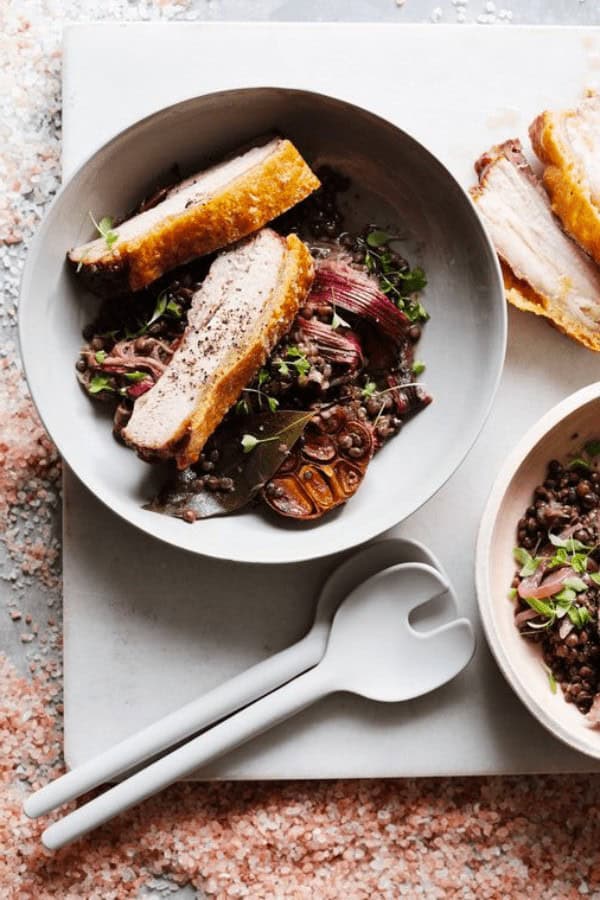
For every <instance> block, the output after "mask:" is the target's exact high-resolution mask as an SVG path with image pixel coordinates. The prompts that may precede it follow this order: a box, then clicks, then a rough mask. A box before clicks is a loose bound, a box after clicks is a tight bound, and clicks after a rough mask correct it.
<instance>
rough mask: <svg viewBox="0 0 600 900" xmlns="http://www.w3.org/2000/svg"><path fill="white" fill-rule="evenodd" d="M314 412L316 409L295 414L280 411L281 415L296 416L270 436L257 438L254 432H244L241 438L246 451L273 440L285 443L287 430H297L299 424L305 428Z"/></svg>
mask: <svg viewBox="0 0 600 900" xmlns="http://www.w3.org/2000/svg"><path fill="white" fill-rule="evenodd" d="M314 414H315V413H314V411H311V412H308V413H304V414H298V413H296V414H295V415H294V414H292V413H286V412H281V413H279V415H280V416H286V415H294V418H293V419H292V421H291V422H290V423H289V425H286V426H285V427H284V428H282V429H281V431H279V432H277V434H273V435H271V436H270V437H266V438H257V437H256V435H254V434H244V435H243V436H242V440H241V444H242V448H243V450H244V453H250V452H251V451H252V450H254V448H255V447H257V446H258V445H259V444H269V443H271V442H272V441H279V442H280V443H285V434H286V432H289V431H290V430H292V431H296V430H297V429H298V426H301V427H302V429H303V426H304V424H305V423H306V422H308V420H309V419H312V417H313V416H314Z"/></svg>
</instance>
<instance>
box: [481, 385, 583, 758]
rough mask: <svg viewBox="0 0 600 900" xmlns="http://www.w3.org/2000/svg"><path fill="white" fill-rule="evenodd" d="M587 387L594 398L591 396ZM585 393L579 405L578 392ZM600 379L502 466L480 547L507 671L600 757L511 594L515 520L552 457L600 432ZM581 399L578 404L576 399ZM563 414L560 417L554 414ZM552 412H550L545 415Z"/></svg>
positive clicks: (549, 721) (574, 741) (491, 625)
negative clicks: (527, 633)
mask: <svg viewBox="0 0 600 900" xmlns="http://www.w3.org/2000/svg"><path fill="white" fill-rule="evenodd" d="M590 392H591V393H595V394H596V396H595V397H590ZM582 394H583V395H584V396H585V397H586V398H587V399H584V400H583V401H582V404H581V405H579V404H578V403H577V402H576V401H575V400H574V398H575V397H578V396H580V395H582ZM599 395H600V385H595V386H592V388H584V390H583V391H580V392H578V393H577V394H576V395H574V398H568V399H567V401H565V402H564V403H563V404H560V405H559V410H560V407H564V405H565V403H566V404H567V405H568V406H570V407H571V409H570V411H568V412H567V413H566V414H565V415H564V416H563V415H560V413H555V412H554V411H552V412H551V413H549V414H548V415H549V416H550V417H553V418H554V421H552V422H550V423H549V427H546V426H545V425H544V424H543V423H544V421H545V420H542V422H541V423H540V424H539V425H538V426H535V427H534V429H533V430H532V433H531V439H528V438H525V439H524V440H525V442H526V446H524V447H523V448H522V451H519V450H517V451H515V456H514V465H513V466H512V471H510V472H508V473H506V471H505V473H501V475H500V476H499V479H498V482H497V483H496V486H495V487H494V489H493V491H492V495H491V497H490V504H489V505H488V508H487V509H486V511H485V513H484V518H483V522H482V531H481V536H480V542H479V548H478V559H477V568H478V593H479V602H480V608H481V612H482V617H483V620H484V625H485V628H486V633H487V636H488V640H489V643H490V645H491V647H492V650H493V652H494V654H495V655H496V658H497V660H498V662H499V664H500V667H501V668H502V669H503V671H504V674H505V675H506V677H507V678H508V680H509V682H510V683H511V684H512V686H513V688H514V689H515V690H516V692H517V694H518V695H519V696H520V698H521V699H522V700H523V702H524V703H525V704H526V705H527V706H528V707H529V709H530V711H531V712H533V713H534V715H536V716H537V718H538V719H539V720H540V721H541V722H542V724H544V725H546V727H548V728H549V729H550V730H551V731H553V732H554V733H555V734H556V735H557V736H558V737H560V738H561V739H562V740H564V741H565V742H566V743H568V744H570V745H571V746H574V747H576V748H577V749H579V750H582V751H583V752H585V753H588V754H589V755H591V756H595V757H598V758H600V730H599V729H593V728H590V726H589V725H588V724H587V723H586V720H585V718H584V716H582V715H581V713H579V712H578V711H577V710H576V709H575V707H574V706H573V705H572V704H570V703H566V702H565V700H564V698H563V695H562V691H561V690H560V688H559V689H558V690H557V692H556V693H555V694H553V693H552V691H551V689H550V684H549V681H548V675H547V672H546V670H545V669H544V666H543V660H542V655H541V652H540V650H539V648H538V647H537V646H536V645H535V644H533V643H532V642H530V641H527V640H525V639H524V638H522V637H521V636H520V635H519V632H518V631H517V629H516V627H515V624H514V604H513V602H512V601H511V600H509V598H508V591H509V588H510V583H511V581H512V578H513V576H514V573H515V563H514V561H513V556H512V551H513V548H514V547H515V546H516V531H517V522H518V521H519V519H520V518H521V516H522V515H523V512H524V510H525V509H526V508H527V506H529V505H530V503H531V498H532V495H533V491H534V489H535V488H536V487H537V485H538V484H541V483H542V482H543V481H544V478H545V477H546V467H547V465H548V463H549V461H550V460H551V459H564V458H566V457H567V456H568V455H569V454H571V453H573V452H574V451H576V450H578V449H579V448H580V447H581V445H582V444H583V443H585V442H586V440H589V439H590V438H596V439H597V438H598V435H599V434H600V396H599ZM574 402H575V403H576V408H572V407H573V403H574ZM557 415H559V416H560V418H559V419H558V420H556V416H557ZM547 418H548V417H546V420H547Z"/></svg>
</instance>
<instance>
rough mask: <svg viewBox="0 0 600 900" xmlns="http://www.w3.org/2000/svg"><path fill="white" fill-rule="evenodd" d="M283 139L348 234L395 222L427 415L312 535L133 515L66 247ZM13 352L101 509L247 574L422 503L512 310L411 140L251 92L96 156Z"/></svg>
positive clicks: (342, 115) (48, 232) (197, 107)
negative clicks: (320, 179) (403, 236)
mask: <svg viewBox="0 0 600 900" xmlns="http://www.w3.org/2000/svg"><path fill="white" fill-rule="evenodd" d="M270 131H271V132H272V131H279V132H280V133H282V134H284V135H286V136H287V137H289V138H291V139H292V140H293V141H294V142H295V143H296V144H297V145H298V147H299V148H300V150H301V151H302V152H303V153H304V155H305V156H306V158H307V159H308V160H309V162H311V163H312V164H313V165H319V164H322V163H330V164H333V165H335V166H337V167H338V168H340V169H341V170H342V171H344V172H346V173H347V174H348V175H350V176H351V177H352V179H353V184H354V187H353V190H352V191H351V192H350V193H349V195H348V204H349V212H350V214H351V216H352V218H353V219H354V221H355V223H356V224H358V225H364V224H365V223H367V222H378V223H381V224H382V225H384V226H385V225H391V224H392V223H401V225H402V226H403V227H406V229H407V231H410V241H409V254H410V258H411V260H412V261H413V262H414V263H419V264H421V265H423V267H424V268H425V271H426V273H427V277H428V279H429V285H428V287H427V290H426V294H425V303H426V304H427V306H428V308H429V310H430V312H431V322H430V323H429V324H428V325H427V327H426V328H425V336H424V338H423V340H422V342H421V344H420V346H419V351H418V353H419V357H420V358H422V359H424V360H425V361H426V363H427V371H426V384H427V386H428V388H429V390H430V391H431V393H432V394H433V396H434V398H435V401H434V403H433V404H432V405H431V406H430V407H429V408H428V409H427V410H425V411H424V412H422V413H421V414H420V415H418V416H417V417H416V418H415V419H414V421H412V422H410V423H408V424H407V425H406V427H405V429H404V430H403V432H402V434H401V435H399V436H398V437H397V438H395V439H394V440H392V441H391V442H390V443H389V445H388V446H387V447H386V448H385V449H384V450H383V451H382V452H381V453H380V454H379V455H378V457H377V458H376V459H375V460H374V462H373V464H372V465H371V466H370V468H369V471H368V473H367V477H366V480H365V483H364V485H363V486H362V487H361V490H360V491H359V492H358V494H357V495H356V497H354V498H353V499H352V501H351V502H350V503H348V505H347V506H346V507H344V508H342V509H340V510H339V511H337V512H336V513H335V514H333V515H330V516H329V517H327V518H325V519H323V520H322V521H320V522H317V523H313V524H297V523H293V522H290V521H285V520H283V519H277V518H276V517H274V516H273V515H271V514H267V513H266V512H265V511H264V510H261V509H256V510H252V511H246V512H243V513H241V514H238V515H235V516H230V517H228V518H221V519H210V520H206V521H202V522H197V523H195V524H194V525H187V524H185V523H184V522H182V521H180V520H178V519H172V518H168V517H166V516H161V515H158V514H156V513H151V512H148V511H146V510H144V509H142V504H143V503H144V502H145V501H146V500H147V499H148V497H149V494H150V493H151V492H152V489H153V488H152V484H151V482H152V479H153V477H154V476H153V475H152V474H151V467H149V466H147V465H145V464H144V463H142V462H141V461H140V460H139V459H137V457H136V456H135V454H134V453H132V452H131V451H130V450H127V449H125V448H124V447H121V446H119V445H118V444H117V443H116V442H115V441H114V439H113V437H112V435H111V426H110V417H109V416H108V415H107V414H106V412H104V411H103V410H102V409H100V408H99V405H98V404H94V403H91V402H90V401H89V399H88V398H87V397H86V396H85V395H84V393H83V391H82V390H81V389H80V388H79V386H78V384H77V383H76V380H75V372H74V364H75V361H76V359H77V356H78V351H79V349H80V347H81V345H82V338H81V330H82V327H83V325H84V324H85V323H86V322H88V321H90V319H91V318H92V316H93V310H94V307H95V304H96V303H97V301H95V300H94V299H93V298H92V297H91V296H85V295H82V290H81V287H80V285H78V284H77V283H76V279H75V278H74V277H73V275H72V273H70V272H68V271H67V269H66V266H65V251H66V250H67V249H68V248H69V247H72V246H74V245H77V244H79V243H81V242H82V241H84V240H88V239H89V238H90V237H92V233H91V232H92V230H93V229H92V228H91V225H90V221H89V218H88V211H89V210H93V211H95V212H97V214H100V215H105V214H110V215H119V214H121V213H123V212H124V211H126V210H128V209H131V208H132V206H134V205H135V203H136V202H137V201H139V198H140V197H142V196H145V195H147V194H148V191H149V189H151V188H152V185H153V184H154V183H155V182H156V179H157V177H158V176H159V175H160V173H163V172H165V171H168V170H169V168H170V167H171V166H172V165H173V163H175V162H178V163H179V165H180V167H181V169H182V171H183V172H184V173H187V172H188V171H193V170H194V169H197V168H198V167H200V166H202V165H203V164H204V163H206V162H209V161H211V160H215V159H218V158H219V157H221V156H222V155H223V154H224V153H225V152H228V151H230V150H232V149H234V148H236V147H237V146H239V145H241V144H243V143H244V142H246V141H248V140H250V139H252V138H253V137H256V136H257V135H261V134H264V133H267V132H270ZM19 325H20V336H21V348H22V354H23V359H24V364H25V369H26V373H27V378H28V381H29V386H30V388H31V392H32V395H33V398H34V401H35V403H36V405H37V408H38V410H39V412H40V415H41V417H42V419H43V421H44V424H45V425H46V428H47V429H48V431H49V433H50V435H51V436H52V438H53V439H54V441H55V442H56V444H57V446H58V448H59V449H60V451H61V453H62V455H63V457H64V459H65V460H66V462H67V463H68V465H69V466H70V468H71V469H72V470H73V471H74V472H75V473H76V474H77V475H78V476H79V478H80V479H81V480H82V481H83V482H84V483H85V484H86V485H87V487H88V488H89V489H90V490H91V491H92V492H93V493H94V494H95V495H96V496H97V497H98V498H99V499H100V500H102V501H103V502H104V503H106V504H107V505H108V506H109V507H110V508H111V509H113V510H114V511H115V512H116V513H118V514H119V515H120V516H122V517H123V518H125V519H126V520H127V521H128V522H131V523H132V524H133V525H136V526H137V527H138V528H141V529H142V530H144V531H146V532H147V533H148V534H151V535H153V536H154V537H157V538H160V539H161V540H164V541H167V542H169V543H171V544H174V545H176V546H178V547H182V548H185V549H188V550H191V551H194V552H197V553H202V554H206V555H209V556H214V557H220V558H224V559H230V560H238V561H245V562H264V563H267V562H268V563H271V562H272V563H283V562H294V561H298V560H304V559H310V558H315V557H318V556H323V555H325V554H329V553H334V552H336V551H340V550H344V549H346V548H348V547H351V546H354V545H356V544H359V543H361V542H363V541H365V540H367V539H369V538H371V537H373V536H374V535H376V534H378V533H380V532H382V531H383V530H384V529H386V528H389V527H391V526H392V525H394V524H395V523H397V522H399V521H400V520H402V519H403V518H405V517H406V516H408V515H409V514H410V513H411V512H413V511H414V510H415V509H417V507H419V506H420V505H421V504H422V503H424V501H425V500H427V499H428V498H429V497H431V496H432V494H434V493H435V491H437V490H438V488H440V487H441V485H442V484H443V483H444V482H445V481H446V479H447V478H448V477H449V476H450V475H451V474H452V473H453V472H454V470H455V469H456V468H457V466H458V465H459V463H460V462H461V460H462V459H463V457H464V456H465V454H466V453H467V451H468V450H469V448H470V447H471V445H472V444H473V442H474V440H475V438H476V437H477V434H478V433H479V431H480V429H481V426H482V424H483V422H484V420H485V418H486V416H487V413H488V411H489V409H490V405H491V402H492V399H493V396H494V393H495V391H496V387H497V383H498V379H499V375H500V371H501V368H502V363H503V358H504V349H505V340H506V312H505V302H504V297H503V289H502V283H501V277H500V273H499V268H498V263H497V260H496V255H495V253H494V251H493V249H492V247H491V245H490V243H489V241H488V239H487V237H486V235H485V232H484V230H483V227H482V225H481V223H480V221H479V219H478V217H477V214H476V212H475V210H474V207H473V205H472V204H471V201H470V200H469V198H468V197H467V195H466V194H465V192H464V191H463V190H462V189H461V188H460V186H459V185H458V184H457V183H456V181H455V180H454V178H453V177H452V176H451V175H450V174H449V173H448V171H447V170H446V169H445V168H444V167H443V166H442V165H441V164H440V163H439V162H438V161H437V160H436V159H435V158H434V157H433V156H432V155H431V154H430V153H429V152H428V151H427V150H426V149H425V148H424V147H422V146H421V145H420V144H418V143H417V142H416V141H414V140H413V139H412V138H410V137H409V136H408V135H406V134H405V133H404V132H402V131H400V130H399V129H398V128H396V127H394V126H393V125H391V124H390V123H389V122H386V121H384V120H383V119H380V118H378V117H377V116H374V115H372V114H370V113H368V112H365V111H364V110H361V109H359V108H358V107H354V106H351V105H350V104H347V103H343V102H341V101H339V100H334V99H331V98H328V97H323V96H321V95H318V94H312V93H308V92H304V91H292V90H284V89H279V88H257V89H254V88H253V89H247V90H237V91H236V90H234V91H227V92H224V93H219V94H212V95H208V96H204V97H197V98H194V99H192V100H188V101H185V102H183V103H179V104H177V105H175V106H172V107H169V108H167V109H164V110H162V111H160V112H157V113H155V114H154V115H151V116H149V117H148V118H146V119H143V120H142V121H140V122H137V123H136V124H135V125H133V126H132V127H130V128H128V129H127V130H125V131H123V132H122V133H121V134H119V135H117V136H116V137H115V138H114V139H113V140H111V141H109V143H107V144H106V145H105V146H103V147H102V148H101V149H100V150H98V152H97V153H95V154H94V155H93V156H92V157H91V158H90V159H89V160H88V161H87V162H86V163H85V164H84V165H83V166H82V167H81V168H80V169H79V170H78V171H77V172H76V173H75V175H74V176H73V177H72V178H71V180H70V181H69V182H68V183H67V184H66V185H65V187H64V188H63V189H62V191H61V192H60V194H59V195H58V197H57V198H56V200H55V201H54V203H53V204H52V206H51V208H50V210H49V212H48V214H47V216H46V218H45V220H44V222H43V224H42V225H41V227H40V229H39V232H38V234H37V236H36V239H35V241H34V242H33V244H32V247H31V250H30V253H29V257H28V260H27V264H26V267H25V272H24V276H23V282H22V294H21V304H20V322H19Z"/></svg>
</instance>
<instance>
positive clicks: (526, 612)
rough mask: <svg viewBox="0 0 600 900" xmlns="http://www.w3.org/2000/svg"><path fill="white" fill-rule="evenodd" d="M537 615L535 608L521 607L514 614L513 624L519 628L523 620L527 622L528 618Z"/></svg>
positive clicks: (534, 617) (533, 617)
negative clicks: (518, 611)
mask: <svg viewBox="0 0 600 900" xmlns="http://www.w3.org/2000/svg"><path fill="white" fill-rule="evenodd" d="M538 616H539V613H538V612H536V611H535V609H523V610H521V612H520V613H517V615H516V616H515V625H516V626H517V628H520V627H521V625H523V624H524V623H525V622H529V620H530V619H536V618H537V617H538Z"/></svg>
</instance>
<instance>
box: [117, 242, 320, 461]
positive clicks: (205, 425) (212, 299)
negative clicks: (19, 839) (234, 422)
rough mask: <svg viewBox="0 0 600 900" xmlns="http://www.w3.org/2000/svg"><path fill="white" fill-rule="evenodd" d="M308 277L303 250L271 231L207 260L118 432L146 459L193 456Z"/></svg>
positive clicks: (287, 320) (293, 308)
mask: <svg viewBox="0 0 600 900" xmlns="http://www.w3.org/2000/svg"><path fill="white" fill-rule="evenodd" d="M312 280H313V263H312V257H311V255H310V252H309V250H308V248H307V247H306V246H305V244H303V243H302V241H301V240H300V239H299V238H298V237H296V235H293V234H292V235H290V236H289V237H288V238H283V237H281V236H280V235H278V234H276V232H274V231H272V230H271V229H264V230H262V231H259V232H258V234H256V235H254V236H253V237H251V238H248V239H246V240H245V241H243V242H241V243H240V244H237V245H236V246H235V247H233V248H232V249H231V250H228V251H226V252H225V253H222V254H221V255H220V256H219V257H217V259H216V260H215V261H214V262H213V264H212V266H211V268H210V271H209V273H208V275H207V277H206V279H205V281H204V282H203V284H202V287H201V288H200V289H199V290H198V291H197V292H196V293H195V295H194V297H193V299H192V305H191V308H190V312H189V318H188V325H187V328H186V330H185V332H184V335H183V339H182V342H181V344H180V346H179V347H178V349H177V350H176V351H175V353H174V355H173V358H172V360H171V362H170V363H169V365H168V366H167V369H166V371H165V373H164V374H163V375H162V377H161V378H160V379H159V381H158V382H157V383H156V384H155V386H154V387H153V388H152V389H151V390H149V391H148V392H147V393H146V394H144V395H143V396H141V397H139V399H138V400H137V401H136V403H135V406H134V408H133V413H132V416H131V419H130V420H129V422H128V424H127V426H126V427H125V429H124V430H123V432H122V435H123V438H124V440H125V441H126V442H127V443H128V444H129V445H130V446H131V447H133V448H134V449H136V450H137V451H138V453H140V455H141V456H143V457H147V458H156V457H162V458H168V457H175V459H176V461H177V465H178V466H179V468H182V469H183V468H185V467H186V466H189V465H192V464H193V463H195V462H197V460H198V457H199V456H200V453H201V452H202V448H203V447H204V444H205V443H206V441H207V440H208V438H209V437H210V435H211V434H212V433H213V431H214V430H215V428H216V427H217V425H218V424H219V423H220V422H221V420H222V419H223V417H224V415H225V414H226V412H227V411H228V410H229V409H230V407H231V406H232V405H233V404H234V403H235V401H236V400H237V399H238V397H239V396H240V394H241V392H242V390H243V389H244V387H246V385H248V384H249V383H250V382H251V381H252V378H253V377H254V375H255V374H256V372H257V371H258V369H259V368H260V367H261V366H262V365H263V364H264V362H265V360H266V358H267V356H268V354H269V353H270V352H271V350H272V349H273V347H274V346H275V345H276V344H277V343H278V341H279V340H280V339H281V338H282V337H283V335H284V334H285V333H286V332H287V331H289V329H290V326H291V324H292V322H293V320H294V318H295V316H296V313H297V312H298V308H299V306H300V305H301V303H302V302H303V301H304V299H305V298H306V295H307V294H308V291H309V290H310V286H311V284H312Z"/></svg>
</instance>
